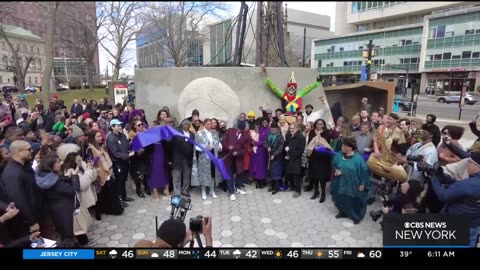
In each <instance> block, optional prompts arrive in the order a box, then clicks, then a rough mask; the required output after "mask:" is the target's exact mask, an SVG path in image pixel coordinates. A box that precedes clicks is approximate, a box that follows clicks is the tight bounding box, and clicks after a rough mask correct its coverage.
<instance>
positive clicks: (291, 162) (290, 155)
mask: <svg viewBox="0 0 480 270" xmlns="http://www.w3.org/2000/svg"><path fill="white" fill-rule="evenodd" d="M303 151H305V137H304V136H303V135H302V133H301V132H300V130H299V129H298V124H297V123H292V124H290V134H288V135H287V136H286V141H285V152H286V155H285V160H286V174H287V176H286V180H287V181H288V182H289V186H290V191H293V190H295V193H294V194H293V198H298V197H300V194H301V189H302V154H303Z"/></svg>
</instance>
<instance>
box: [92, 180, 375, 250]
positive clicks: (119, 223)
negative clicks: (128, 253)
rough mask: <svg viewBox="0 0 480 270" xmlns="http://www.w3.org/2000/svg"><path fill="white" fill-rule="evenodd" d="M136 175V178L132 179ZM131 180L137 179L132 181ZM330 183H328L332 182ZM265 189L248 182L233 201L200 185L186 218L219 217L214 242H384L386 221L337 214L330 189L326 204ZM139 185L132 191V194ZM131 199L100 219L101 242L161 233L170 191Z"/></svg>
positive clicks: (131, 241) (121, 243) (127, 241)
mask: <svg viewBox="0 0 480 270" xmlns="http://www.w3.org/2000/svg"><path fill="white" fill-rule="evenodd" d="M129 181H131V180H129ZM129 183H131V182H129ZM327 188H328V185H327ZM267 189H268V187H266V188H264V189H255V185H250V186H247V188H246V191H247V194H246V195H237V200H236V201H230V198H229V196H228V194H227V193H226V192H223V191H222V190H217V195H218V198H217V199H213V198H212V197H208V199H207V200H205V201H204V200H202V198H201V194H200V188H196V189H193V190H192V192H191V195H192V204H193V208H192V210H191V211H189V212H188V215H187V218H186V223H187V226H188V221H189V219H190V218H191V217H195V216H197V215H203V216H209V215H211V216H212V217H213V223H212V224H213V240H214V242H213V245H214V247H335V246H336V247H381V246H382V232H381V229H380V224H379V223H375V222H373V221H372V220H371V219H370V216H369V215H368V212H369V211H370V210H378V209H379V208H380V203H378V202H376V203H374V204H373V205H371V206H369V207H368V209H367V215H366V216H365V218H364V219H363V220H362V222H361V223H360V224H358V225H353V222H352V221H351V219H336V218H335V215H336V214H338V211H337V209H336V208H335V206H334V205H333V202H332V200H331V197H330V194H328V192H327V199H326V201H325V202H324V203H322V204H320V203H319V199H316V200H310V197H311V196H312V194H313V192H303V193H302V196H301V197H299V198H297V199H293V198H292V195H293V192H279V193H277V194H276V195H272V194H271V193H269V192H267ZM132 193H133V191H131V194H132ZM132 197H134V198H135V201H134V202H131V203H130V202H129V205H130V206H129V207H127V208H126V209H125V212H124V214H123V215H122V216H109V215H103V217H102V220H101V221H95V222H94V225H93V226H92V228H91V231H92V233H90V236H91V237H92V238H93V239H95V240H96V241H97V247H104V246H106V247H133V246H134V245H135V243H136V242H137V241H138V240H140V239H143V238H147V239H151V240H154V239H155V216H158V220H159V223H161V222H162V221H164V220H166V219H168V218H169V215H170V210H171V207H170V205H169V201H168V199H167V198H166V197H163V198H162V200H160V202H154V201H153V199H152V197H151V196H147V198H144V199H143V198H138V197H136V196H132Z"/></svg>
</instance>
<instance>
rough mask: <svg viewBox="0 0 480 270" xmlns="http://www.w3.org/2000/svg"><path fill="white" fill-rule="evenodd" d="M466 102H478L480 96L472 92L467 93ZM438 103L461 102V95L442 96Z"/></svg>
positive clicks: (471, 103) (470, 103)
mask: <svg viewBox="0 0 480 270" xmlns="http://www.w3.org/2000/svg"><path fill="white" fill-rule="evenodd" d="M464 100H465V104H468V105H473V104H475V103H477V102H478V101H479V100H480V98H479V97H478V96H474V95H472V94H466V95H465V97H464ZM437 102H438V103H447V104H450V103H460V95H459V94H458V95H453V96H441V97H439V98H438V99H437Z"/></svg>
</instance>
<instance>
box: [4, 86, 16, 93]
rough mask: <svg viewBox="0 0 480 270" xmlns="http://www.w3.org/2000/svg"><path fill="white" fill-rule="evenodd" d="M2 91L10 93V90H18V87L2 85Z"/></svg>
mask: <svg viewBox="0 0 480 270" xmlns="http://www.w3.org/2000/svg"><path fill="white" fill-rule="evenodd" d="M2 92H3V93H12V92H15V93H16V92H18V88H17V87H16V86H4V87H2Z"/></svg>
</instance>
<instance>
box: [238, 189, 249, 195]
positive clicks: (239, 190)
mask: <svg viewBox="0 0 480 270" xmlns="http://www.w3.org/2000/svg"><path fill="white" fill-rule="evenodd" d="M237 193H239V194H242V195H245V194H247V192H245V191H243V190H241V189H239V188H237Z"/></svg>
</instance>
